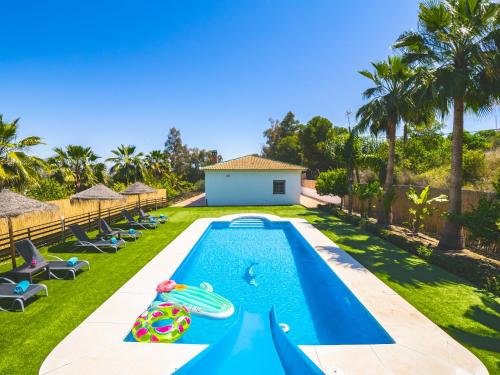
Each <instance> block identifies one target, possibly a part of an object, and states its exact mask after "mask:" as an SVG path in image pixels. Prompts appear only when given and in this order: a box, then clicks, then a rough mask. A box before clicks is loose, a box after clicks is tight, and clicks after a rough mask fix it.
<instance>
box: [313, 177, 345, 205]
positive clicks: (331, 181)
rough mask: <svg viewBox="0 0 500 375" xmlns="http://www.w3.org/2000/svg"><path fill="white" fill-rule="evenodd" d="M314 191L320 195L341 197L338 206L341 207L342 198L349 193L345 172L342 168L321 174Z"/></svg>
mask: <svg viewBox="0 0 500 375" xmlns="http://www.w3.org/2000/svg"><path fill="white" fill-rule="evenodd" d="M316 191H317V192H318V193H319V194H321V195H337V196H339V197H341V204H340V205H341V207H342V202H343V197H344V196H345V195H347V193H348V192H349V190H348V182H347V171H346V170H345V169H344V168H339V169H334V170H332V171H327V172H321V173H320V174H319V176H318V179H317V180H316Z"/></svg>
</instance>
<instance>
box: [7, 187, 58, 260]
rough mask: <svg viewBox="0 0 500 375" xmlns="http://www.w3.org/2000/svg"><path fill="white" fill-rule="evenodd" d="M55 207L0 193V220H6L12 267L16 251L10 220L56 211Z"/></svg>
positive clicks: (16, 195) (11, 193)
mask: <svg viewBox="0 0 500 375" xmlns="http://www.w3.org/2000/svg"><path fill="white" fill-rule="evenodd" d="M56 210H57V206H56V205H54V204H50V203H44V202H40V201H37V200H35V199H31V198H28V197H25V196H24V195H21V194H17V193H14V192H12V191H10V190H8V189H4V190H2V191H0V218H5V219H7V226H8V228H9V243H10V252H11V256H12V267H14V268H15V267H16V251H15V250H14V230H13V228H12V218H13V217H16V216H19V215H23V214H27V213H30V212H37V211H56Z"/></svg>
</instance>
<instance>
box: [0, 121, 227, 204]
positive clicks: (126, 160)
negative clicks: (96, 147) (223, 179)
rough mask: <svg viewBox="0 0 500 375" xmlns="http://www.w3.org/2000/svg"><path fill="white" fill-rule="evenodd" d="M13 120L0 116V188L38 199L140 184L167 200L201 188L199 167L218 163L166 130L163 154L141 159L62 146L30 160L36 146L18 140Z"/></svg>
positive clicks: (121, 150)
mask: <svg viewBox="0 0 500 375" xmlns="http://www.w3.org/2000/svg"><path fill="white" fill-rule="evenodd" d="M18 130H19V120H14V121H11V122H6V121H4V120H3V117H2V116H1V115H0V188H11V189H13V190H16V191H19V192H24V193H26V194H28V195H29V196H32V197H34V198H37V199H41V200H53V199H60V198H65V197H68V196H69V195H71V194H73V193H75V192H78V191H82V190H84V189H86V188H88V187H90V186H93V185H95V184H97V183H104V184H106V185H108V186H110V187H112V188H113V189H114V190H116V191H121V190H123V189H125V187H126V186H127V185H129V184H131V183H134V182H137V181H142V182H145V183H147V184H149V185H151V186H153V187H156V188H164V189H167V191H168V193H169V194H170V195H177V194H180V193H181V192H184V191H186V190H192V189H200V188H202V185H203V181H202V179H203V172H202V171H201V169H200V168H201V167H202V166H205V165H208V164H212V163H215V162H217V161H220V160H221V157H220V156H217V155H216V153H215V152H214V151H208V150H204V149H198V148H189V147H188V146H187V145H185V144H183V143H182V139H181V133H180V131H179V130H178V129H176V128H171V129H170V131H169V134H168V137H167V140H166V141H165V144H164V149H163V150H153V151H150V152H149V153H147V154H144V153H142V152H138V150H137V148H136V146H134V145H123V144H122V145H119V146H118V147H116V148H115V149H113V150H111V154H112V156H111V157H109V158H107V159H105V160H103V159H102V158H101V157H100V156H98V155H97V154H96V153H95V152H94V151H93V150H92V148H91V147H85V146H81V145H67V146H66V147H56V148H54V155H53V156H51V157H49V158H47V159H42V158H39V157H37V156H33V155H32V154H31V153H30V151H31V149H32V148H33V147H35V146H37V145H40V144H42V139H41V138H39V137H36V136H31V137H27V138H24V139H21V140H19V139H18V137H17V134H18Z"/></svg>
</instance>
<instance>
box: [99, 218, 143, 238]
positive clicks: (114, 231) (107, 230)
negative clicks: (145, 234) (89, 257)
mask: <svg viewBox="0 0 500 375" xmlns="http://www.w3.org/2000/svg"><path fill="white" fill-rule="evenodd" d="M101 236H102V237H105V238H106V237H118V238H122V237H130V238H133V239H134V240H137V238H138V237H140V236H142V232H141V231H140V230H138V231H136V232H135V233H130V232H129V231H128V230H124V229H121V228H111V226H110V225H109V224H108V223H107V222H106V220H104V219H101Z"/></svg>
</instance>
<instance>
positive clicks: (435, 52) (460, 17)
mask: <svg viewBox="0 0 500 375" xmlns="http://www.w3.org/2000/svg"><path fill="white" fill-rule="evenodd" d="M499 9H500V5H499V4H498V3H493V2H491V1H489V0H447V1H428V2H424V3H421V4H420V12H419V24H418V30H417V31H415V32H414V31H411V32H406V33H404V34H402V35H401V36H400V37H399V39H398V41H397V42H396V44H395V47H396V48H401V49H402V50H403V52H404V59H405V61H407V62H409V63H410V64H416V65H418V66H422V67H426V68H427V78H426V79H425V80H422V82H424V84H425V87H424V93H425V94H426V95H425V96H424V98H425V99H427V100H429V102H431V103H432V104H433V106H434V108H435V109H437V110H439V111H440V112H441V113H443V114H446V113H448V111H449V109H450V108H451V107H453V135H452V137H453V141H452V142H453V143H452V159H451V178H450V193H449V201H450V202H449V208H448V212H449V214H450V216H452V217H453V216H455V215H458V214H460V213H461V210H462V144H463V130H464V112H465V111H466V110H471V111H473V112H475V113H484V112H485V111H488V110H489V109H491V107H492V106H493V105H494V104H495V101H498V98H499V91H500V68H499V67H500V65H499V61H498V59H499V52H498V47H499V44H500V35H499V33H500V32H499V28H498V21H499V18H500V10H499ZM440 245H441V246H442V247H445V248H450V249H461V248H463V246H464V237H463V233H462V228H461V226H460V224H459V223H458V222H455V221H451V220H448V221H447V222H446V226H445V228H444V231H443V233H442V236H441V240H440Z"/></svg>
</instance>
